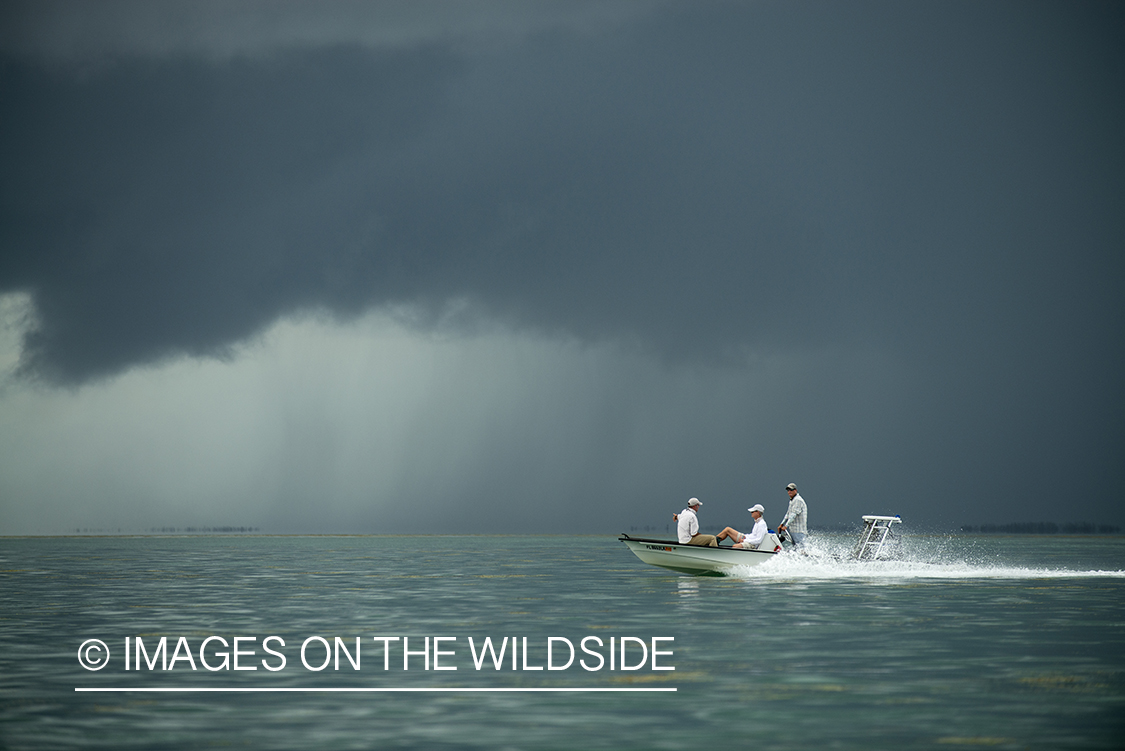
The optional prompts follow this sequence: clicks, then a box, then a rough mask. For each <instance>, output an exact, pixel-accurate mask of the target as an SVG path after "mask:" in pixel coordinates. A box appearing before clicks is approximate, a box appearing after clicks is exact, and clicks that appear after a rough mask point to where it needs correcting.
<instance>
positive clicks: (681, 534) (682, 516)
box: [672, 498, 719, 548]
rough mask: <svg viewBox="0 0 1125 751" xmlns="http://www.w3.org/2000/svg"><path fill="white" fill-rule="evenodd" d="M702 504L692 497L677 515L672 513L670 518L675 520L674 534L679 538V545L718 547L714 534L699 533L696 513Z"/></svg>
mask: <svg viewBox="0 0 1125 751" xmlns="http://www.w3.org/2000/svg"><path fill="white" fill-rule="evenodd" d="M702 505H703V501H701V500H699V499H698V498H692V499H691V500H689V501H688V502H687V508H686V509H684V510H683V511H681V512H680V513H679V514H678V515H677V514H672V518H673V519H674V520H675V521H676V522H677V523H676V536H677V537H678V538H679V540H680V544H681V545H707V546H708V547H712V548H717V547H719V541H718V540H716V539H715V535H701V534H699V518H698V517H697V516H696V514H697V513H699V507H700V506H702Z"/></svg>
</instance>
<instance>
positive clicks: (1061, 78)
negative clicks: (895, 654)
mask: <svg viewBox="0 0 1125 751" xmlns="http://www.w3.org/2000/svg"><path fill="white" fill-rule="evenodd" d="M801 8H803V10H802V9H794V8H793V7H790V6H783V5H766V6H757V5H755V6H715V7H712V8H709V9H707V10H702V9H696V8H690V7H680V8H672V9H671V10H669V11H668V12H666V13H664V14H663V15H661V16H657V17H653V18H650V19H646V20H644V21H641V22H638V23H636V24H634V25H633V26H632V27H629V28H627V29H625V30H623V31H620V30H619V31H617V32H616V33H614V34H612V35H605V36H596V35H595V36H590V35H575V34H567V33H562V32H556V33H543V34H540V35H537V36H533V37H532V38H530V39H528V40H526V41H525V42H524V43H522V44H514V45H508V46H505V47H502V48H500V49H497V50H495V51H493V52H482V51H480V50H476V51H468V50H465V49H461V50H458V49H456V48H455V47H448V46H447V47H439V46H428V47H427V46H421V47H414V48H410V49H400V50H393V51H387V50H383V51H378V50H372V49H366V48H360V47H342V48H341V47H337V48H328V49H320V50H311V51H310V50H306V51H279V52H277V53H276V54H273V55H268V56H265V57H255V58H249V59H246V58H236V59H233V60H229V61H225V62H215V61H203V60H199V59H190V58H173V59H137V58H122V59H118V60H115V61H113V62H112V63H108V64H107V63H104V62H103V63H102V64H101V65H98V66H96V67H92V68H85V69H81V70H75V69H73V68H72V67H63V66H57V65H40V64H36V63H34V62H25V61H23V60H19V59H9V60H7V61H6V62H5V64H4V66H3V98H4V101H5V107H4V116H3V126H2V127H3V136H2V142H3V157H2V158H3V165H4V170H3V181H4V186H3V196H4V198H3V206H2V211H3V216H2V224H3V228H4V229H3V231H2V232H3V235H2V237H0V241H2V242H3V246H4V248H5V252H4V261H3V266H2V268H0V283H2V285H3V289H5V290H9V291H10V290H18V289H23V290H29V291H31V292H32V294H33V295H34V300H35V304H36V309H37V312H38V316H39V326H38V328H37V329H36V330H35V331H33V332H31V333H30V334H29V336H28V339H27V341H26V343H25V346H26V351H25V369H26V370H27V371H29V372H38V373H42V374H46V375H49V376H51V377H53V378H56V379H59V380H62V381H81V380H84V379H87V378H89V377H92V376H98V375H101V374H106V373H112V372H115V371H118V370H120V369H122V368H125V367H128V366H130V365H132V364H135V363H142V362H146V361H151V360H154V359H158V358H160V357H162V356H164V355H166V354H170V353H176V352H188V353H192V354H207V353H216V352H221V351H222V350H223V349H224V348H225V347H227V346H229V345H231V344H233V343H235V342H237V341H239V340H240V339H242V338H244V337H246V336H248V335H250V334H252V333H254V332H255V331H257V330H260V329H261V328H262V327H263V326H265V325H266V324H268V323H269V322H271V321H272V320H274V319H276V318H277V317H278V316H279V315H283V314H285V313H288V312H291V311H293V310H295V309H299V308H305V307H324V308H327V309H328V310H331V311H335V312H337V313H339V314H342V315H351V314H354V313H356V312H359V311H361V310H363V309H365V308H367V307H370V306H380V305H385V304H388V303H415V304H420V305H423V306H427V305H428V306H435V307H436V308H440V305H441V304H442V303H443V302H444V301H447V300H451V299H459V298H468V299H470V300H474V301H476V302H477V303H479V304H480V305H481V306H483V308H484V309H485V310H486V311H487V312H488V313H489V314H491V315H494V316H500V317H504V318H506V319H507V320H509V321H510V322H512V323H514V324H516V325H520V326H533V327H539V328H542V329H545V330H548V331H559V332H566V333H571V334H576V335H578V336H581V337H589V338H601V337H606V336H610V337H618V336H620V337H626V338H633V337H635V338H638V339H639V340H640V341H641V342H643V343H644V344H646V345H648V346H650V347H652V348H653V349H656V350H658V351H660V352H662V353H664V354H668V355H671V356H673V357H683V356H704V357H714V356H716V355H718V356H721V355H722V354H724V353H729V352H731V351H734V352H736V353H737V352H740V351H743V350H744V349H745V348H748V347H749V348H760V347H770V348H776V347H786V346H792V345H793V344H798V345H801V344H822V343H824V342H828V341H833V340H836V339H839V338H841V337H845V338H847V337H854V336H865V337H867V336H874V337H876V338H885V339H889V340H892V341H893V342H894V343H895V346H905V347H908V348H912V347H918V348H920V349H923V350H924V349H926V348H928V347H930V346H935V345H936V346H938V347H941V348H944V347H947V346H950V345H952V344H955V343H956V340H959V339H962V340H963V339H965V338H968V339H969V340H970V343H972V342H978V341H979V342H984V341H991V340H992V339H1004V340H1005V341H1004V343H1003V344H1000V345H999V346H1004V347H1017V348H1026V347H1037V346H1039V344H1040V343H1041V342H1042V341H1043V338H1044V337H1045V338H1046V339H1047V340H1049V341H1052V342H1054V343H1060V342H1062V343H1065V342H1066V341H1068V340H1069V339H1070V338H1071V337H1072V336H1073V335H1074V334H1075V333H1077V334H1078V335H1079V336H1080V337H1081V336H1082V334H1081V333H1080V332H1078V331H1076V329H1081V328H1082V327H1083V325H1084V323H1086V322H1088V321H1089V322H1092V318H1091V314H1094V315H1100V316H1108V317H1109V318H1111V319H1112V318H1116V319H1117V320H1120V313H1121V308H1120V304H1119V303H1117V302H1115V301H1114V299H1113V295H1112V293H1113V292H1114V289H1113V286H1114V285H1112V283H1111V281H1110V280H1112V279H1113V278H1114V277H1115V276H1118V275H1119V273H1120V264H1119V262H1118V260H1117V259H1116V258H1114V257H1113V253H1112V252H1111V249H1112V248H1113V247H1115V245H1117V244H1119V243H1120V240H1121V234H1122V233H1121V220H1120V216H1119V214H1116V212H1117V210H1118V209H1119V208H1120V200H1121V198H1120V195H1121V175H1122V169H1121V168H1122V166H1123V165H1122V149H1121V145H1120V139H1119V138H1118V137H1117V135H1116V134H1118V133H1119V132H1120V130H1121V125H1122V124H1123V122H1122V121H1123V118H1122V102H1121V93H1120V92H1121V88H1120V81H1121V72H1122V66H1121V59H1122V58H1121V54H1120V52H1119V51H1118V48H1117V46H1116V43H1115V41H1114V40H1113V38H1112V34H1111V33H1110V32H1109V31H1108V30H1107V27H1108V24H1106V23H1105V22H1106V21H1109V20H1115V19H1104V18H1099V17H1098V14H1097V13H1094V12H1087V10H1089V9H1086V8H1083V7H1079V8H1073V7H1071V6H1067V7H1065V8H1064V7H1062V6H1047V7H1046V8H1043V7H1032V8H1028V7H1026V6H1004V5H990V6H987V7H984V8H973V7H969V6H965V7H959V6H955V7H948V6H939V7H936V8H930V9H924V8H918V7H916V6H915V7H911V8H909V9H907V8H900V7H898V6H896V5H877V6H864V7H862V8H860V7H856V6H851V7H848V8H839V7H833V6H801ZM1093 10H1099V8H1096V7H1095V8H1094V9H1093ZM1102 10H1104V9H1102ZM1095 310H1097V311H1098V312H1097V313H1095V312H1094V311H1095ZM1060 334H1061V335H1062V336H1060ZM1012 337H1015V339H1014V340H1013V339H1012Z"/></svg>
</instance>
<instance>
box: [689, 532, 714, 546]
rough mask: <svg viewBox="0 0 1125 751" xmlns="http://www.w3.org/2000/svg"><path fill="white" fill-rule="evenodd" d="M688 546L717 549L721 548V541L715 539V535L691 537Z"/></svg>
mask: <svg viewBox="0 0 1125 751" xmlns="http://www.w3.org/2000/svg"><path fill="white" fill-rule="evenodd" d="M688 545H703V546H706V547H711V548H717V547H719V541H718V539H717V538H716V537H715V535H699V534H696V535H692V536H691V539H690V540H689V541H688Z"/></svg>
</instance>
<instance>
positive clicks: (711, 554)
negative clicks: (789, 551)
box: [618, 534, 777, 576]
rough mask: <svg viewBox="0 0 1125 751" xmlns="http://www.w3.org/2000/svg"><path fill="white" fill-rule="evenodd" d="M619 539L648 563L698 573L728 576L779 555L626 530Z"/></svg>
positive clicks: (766, 551) (701, 574)
mask: <svg viewBox="0 0 1125 751" xmlns="http://www.w3.org/2000/svg"><path fill="white" fill-rule="evenodd" d="M618 539H619V540H620V541H621V542H623V543H625V545H626V547H628V548H629V550H631V551H633V554H634V555H636V556H637V557H638V558H640V559H641V560H642V561H644V562H645V563H648V564H650V565H653V566H660V567H661V568H666V569H669V570H671V571H678V572H680V573H681V574H692V575H695V576H726V575H728V574H730V573H731V569H734V568H736V567H738V566H757V565H758V564H759V563H764V562H766V561H768V560H769V559H770V558H772V557H773V556H775V555H777V551H776V550H742V549H741V548H723V547H719V548H712V547H704V546H701V545H683V544H681V543H679V542H669V541H668V540H649V539H645V538H638V537H629V535H624V534H623V535H621V537H619V538H618Z"/></svg>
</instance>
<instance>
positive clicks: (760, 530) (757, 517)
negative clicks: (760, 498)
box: [718, 503, 769, 550]
mask: <svg viewBox="0 0 1125 751" xmlns="http://www.w3.org/2000/svg"><path fill="white" fill-rule="evenodd" d="M746 510H747V511H749V512H750V516H752V517H754V529H752V530H751V531H750V534H748V535H744V534H742V533H741V532H739V531H738V530H737V529H731V528H730V527H726V528H725V529H724V530H723V531H722V532H720V533H719V535H718V539H719V540H725V539H727V538H728V537H729V538H730V539H732V540H734V541H735V542H736V543H737V544H736V545H735V546H734V547H736V548H742V549H743V550H753V549H755V548H757V547H758V546H759V545H761V544H762V540H764V539H766V533H767V532H769V530H768V529H766V520H765V519H763V518H762V512H763V511H765V509H764V508H762V504H760V503H756V504H754V505H753V506H751V507H750V508H748V509H746Z"/></svg>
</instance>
